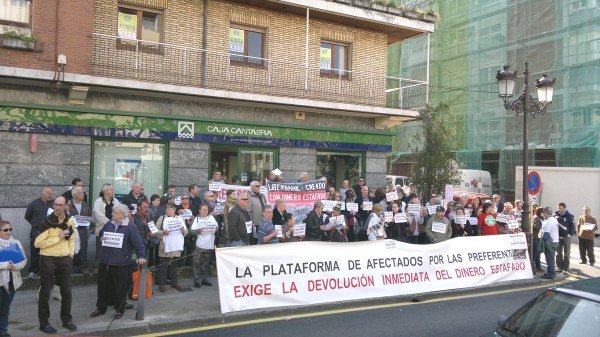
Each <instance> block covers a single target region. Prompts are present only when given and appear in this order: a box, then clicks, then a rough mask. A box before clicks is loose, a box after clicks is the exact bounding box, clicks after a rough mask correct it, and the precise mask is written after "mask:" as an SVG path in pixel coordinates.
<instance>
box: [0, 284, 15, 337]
mask: <svg viewBox="0 0 600 337" xmlns="http://www.w3.org/2000/svg"><path fill="white" fill-rule="evenodd" d="M14 297H15V289H14V288H13V286H12V282H11V283H10V291H9V292H7V291H6V289H4V287H0V334H6V332H7V331H8V313H9V312H10V304H11V303H12V300H13V298H14Z"/></svg>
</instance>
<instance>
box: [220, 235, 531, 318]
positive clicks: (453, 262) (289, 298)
mask: <svg viewBox="0 0 600 337" xmlns="http://www.w3.org/2000/svg"><path fill="white" fill-rule="evenodd" d="M217 268H218V275H219V295H220V300H221V312H222V313H227V312H233V311H240V310H249V309H258V308H268V307H282V306H298V305H310V304H317V303H327V302H338V301H347V300H357V299H367V298H377V297H387V296H398V295H407V294H416V293H426V292H434V291H440V290H448V289H459V288H470V287H477V286H483V285H488V284H492V283H496V282H500V281H509V280H519V279H530V278H532V277H533V274H532V270H531V263H530V262H529V256H528V253H527V242H526V240H525V235H524V234H508V235H492V236H478V237H464V238H454V239H451V240H448V241H444V242H441V243H437V244H433V245H411V244H406V243H402V242H399V241H394V240H379V241H367V242H352V243H335V242H292V243H279V244H270V245H258V246H247V247H236V248H219V249H217Z"/></svg>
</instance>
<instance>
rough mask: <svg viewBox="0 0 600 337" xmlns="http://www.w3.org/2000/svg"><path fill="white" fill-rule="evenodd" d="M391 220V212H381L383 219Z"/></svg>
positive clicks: (392, 217) (392, 216)
mask: <svg viewBox="0 0 600 337" xmlns="http://www.w3.org/2000/svg"><path fill="white" fill-rule="evenodd" d="M392 220H394V213H393V212H383V221H385V222H392Z"/></svg>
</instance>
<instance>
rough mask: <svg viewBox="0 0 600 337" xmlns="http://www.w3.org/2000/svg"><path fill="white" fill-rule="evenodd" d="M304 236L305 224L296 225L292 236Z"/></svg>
mask: <svg viewBox="0 0 600 337" xmlns="http://www.w3.org/2000/svg"><path fill="white" fill-rule="evenodd" d="M305 234H306V224H305V223H297V224H295V225H294V236H304V235H305Z"/></svg>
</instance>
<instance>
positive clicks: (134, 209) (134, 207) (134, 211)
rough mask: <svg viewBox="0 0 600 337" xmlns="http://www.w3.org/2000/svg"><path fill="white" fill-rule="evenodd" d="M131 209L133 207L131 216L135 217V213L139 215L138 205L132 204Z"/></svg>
mask: <svg viewBox="0 0 600 337" xmlns="http://www.w3.org/2000/svg"><path fill="white" fill-rule="evenodd" d="M131 207H133V209H132V210H131V215H135V213H137V204H131Z"/></svg>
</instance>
